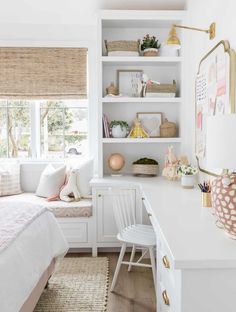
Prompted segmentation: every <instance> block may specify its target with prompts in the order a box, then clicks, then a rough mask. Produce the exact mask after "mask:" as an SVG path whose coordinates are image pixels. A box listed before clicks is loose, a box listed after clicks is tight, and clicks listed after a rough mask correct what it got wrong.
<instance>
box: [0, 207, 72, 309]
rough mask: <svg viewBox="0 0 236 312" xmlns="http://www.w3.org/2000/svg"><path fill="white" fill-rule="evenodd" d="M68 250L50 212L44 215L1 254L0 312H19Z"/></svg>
mask: <svg viewBox="0 0 236 312" xmlns="http://www.w3.org/2000/svg"><path fill="white" fill-rule="evenodd" d="M67 250H68V245H67V242H66V240H65V238H64V236H63V234H62V232H61V229H60V227H59V225H58V223H57V221H56V219H55V217H54V216H53V214H52V213H51V212H49V211H47V212H45V213H43V214H42V215H40V216H39V217H38V218H37V219H35V220H34V221H33V222H32V223H31V224H29V225H28V226H27V228H26V229H24V231H23V232H22V233H20V235H19V236H18V237H17V238H16V239H15V240H14V241H13V242H12V243H11V244H10V245H9V246H8V248H7V249H5V250H3V251H2V252H1V253H0V312H18V311H19V310H20V308H21V307H22V305H23V304H24V302H25V301H26V299H27V298H28V297H29V295H30V293H31V292H32V290H33V289H34V287H35V286H36V284H37V283H38V281H39V279H40V277H41V275H42V274H43V272H44V271H45V270H46V268H47V267H48V266H49V264H50V263H51V260H52V259H53V258H55V257H59V256H64V254H65V253H66V251H67Z"/></svg>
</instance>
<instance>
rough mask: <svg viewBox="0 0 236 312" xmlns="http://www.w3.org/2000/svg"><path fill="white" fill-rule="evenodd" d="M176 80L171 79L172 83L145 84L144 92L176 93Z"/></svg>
mask: <svg viewBox="0 0 236 312" xmlns="http://www.w3.org/2000/svg"><path fill="white" fill-rule="evenodd" d="M176 91H177V87H176V82H175V80H173V84H164V83H163V84H157V83H151V84H147V87H146V93H176Z"/></svg>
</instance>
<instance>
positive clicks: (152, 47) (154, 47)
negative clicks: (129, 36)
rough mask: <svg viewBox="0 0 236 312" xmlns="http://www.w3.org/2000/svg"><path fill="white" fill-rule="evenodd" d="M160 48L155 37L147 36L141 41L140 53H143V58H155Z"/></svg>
mask: <svg viewBox="0 0 236 312" xmlns="http://www.w3.org/2000/svg"><path fill="white" fill-rule="evenodd" d="M160 46H161V45H160V44H159V43H158V40H157V39H156V37H155V36H149V34H147V35H146V36H145V37H143V39H142V43H141V51H143V55H144V56H157V55H158V49H159V48H160Z"/></svg>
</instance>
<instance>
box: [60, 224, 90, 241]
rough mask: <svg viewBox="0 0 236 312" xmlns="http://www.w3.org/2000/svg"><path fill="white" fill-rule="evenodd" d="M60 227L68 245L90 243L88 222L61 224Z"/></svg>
mask: <svg viewBox="0 0 236 312" xmlns="http://www.w3.org/2000/svg"><path fill="white" fill-rule="evenodd" d="M59 224H60V227H61V229H62V232H63V234H64V235H65V237H66V239H67V242H68V243H87V242H88V223H87V222H60V221H59Z"/></svg>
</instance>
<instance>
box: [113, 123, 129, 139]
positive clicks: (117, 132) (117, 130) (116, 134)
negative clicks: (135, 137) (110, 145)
mask: <svg viewBox="0 0 236 312" xmlns="http://www.w3.org/2000/svg"><path fill="white" fill-rule="evenodd" d="M111 134H112V137H113V138H125V137H126V135H127V129H126V127H123V128H121V126H120V125H117V126H113V127H112V129H111Z"/></svg>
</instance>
